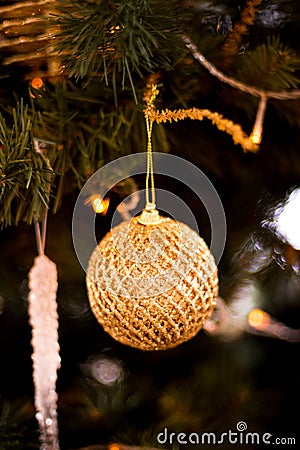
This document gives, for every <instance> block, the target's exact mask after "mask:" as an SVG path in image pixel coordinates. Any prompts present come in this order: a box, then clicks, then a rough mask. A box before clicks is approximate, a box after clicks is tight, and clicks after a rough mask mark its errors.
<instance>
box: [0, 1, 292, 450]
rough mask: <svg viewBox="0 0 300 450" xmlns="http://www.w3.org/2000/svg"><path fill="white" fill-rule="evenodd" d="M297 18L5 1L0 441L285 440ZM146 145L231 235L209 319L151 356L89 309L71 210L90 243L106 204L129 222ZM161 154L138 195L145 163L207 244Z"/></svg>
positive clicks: (283, 8) (30, 444)
mask: <svg viewBox="0 0 300 450" xmlns="http://www.w3.org/2000/svg"><path fill="white" fill-rule="evenodd" d="M299 23H300V6H299V2H296V1H293V0H278V1H276V2H273V1H268V0H245V1H242V0H241V1H230V0H228V1H214V0H212V1H203V0H171V1H165V0H129V1H128V0H127V1H125V0H119V1H115V0H107V1H102V0H73V1H67V0H31V1H26V0H23V1H20V2H15V1H11V0H6V1H5V0H4V1H2V2H1V6H0V57H1V90H0V96H1V103H0V223H1V232H0V242H1V257H0V268H1V278H0V322H1V331H0V333H1V334H0V339H1V353H0V354H1V361H2V370H1V376H0V405H1V408H0V417H1V419H0V448H4V449H9V448H13V449H26V448H28V449H29V448H40V445H41V448H47V449H48V448H59V446H60V448H62V449H75V448H91V449H92V448H95V449H96V448H108V447H109V448H110V449H111V450H117V449H118V448H129V447H130V446H135V447H139V448H140V447H148V448H177V446H178V445H179V444H184V445H183V446H185V447H187V448H189V447H194V445H195V444H197V443H198V444H201V446H202V447H203V448H210V447H211V446H212V445H213V444H215V443H217V442H218V440H220V439H221V436H222V433H227V435H226V436H225V437H223V438H222V441H220V442H219V443H220V445H221V444H222V445H224V447H225V448H227V447H229V446H231V445H232V444H233V443H237V444H236V445H237V448H243V446H244V445H245V446H246V447H248V448H256V445H257V444H261V446H262V445H263V444H268V443H274V442H275V439H277V438H278V439H281V441H276V443H279V442H280V443H281V444H282V445H284V444H287V443H289V444H295V443H296V440H297V436H296V430H297V422H296V416H295V415H294V413H293V411H294V410H296V409H297V395H298V394H299V381H298V379H299V369H298V367H297V366H298V364H297V351H298V345H299V344H298V342H299V341H300V333H299V330H298V329H299V315H298V314H299V295H300V294H299V292H300V291H299V287H300V284H299V274H300V257H299V251H300V237H299V217H300V206H299V190H298V189H297V185H298V184H299V174H300V157H299V150H298V140H299V137H298V136H299V125H300V123H299V118H298V117H299V114H298V110H299V105H300V48H299V41H298V39H297V33H298V31H299ZM151 96H152V97H151ZM147 150H148V152H147ZM149 150H150V152H151V150H153V151H154V152H159V153H161V154H162V155H166V156H167V158H169V157H170V158H171V157H172V155H173V157H174V158H175V157H180V158H183V159H184V160H185V161H188V162H190V163H192V164H193V166H194V167H196V168H197V170H199V171H200V172H201V174H202V173H203V174H205V177H207V178H208V179H209V180H210V182H211V183H212V185H213V186H214V189H215V191H216V193H217V196H218V198H220V201H221V204H222V205H223V208H224V212H225V216H226V222H227V236H226V246H225V249H224V251H223V252H222V254H220V255H219V256H220V257H219V258H217V259H219V260H218V261H217V263H218V272H219V275H218V277H219V295H218V298H217V300H216V307H215V312H214V313H213V314H212V315H211V316H210V317H209V318H208V319H207V318H206V319H207V321H206V322H205V323H203V324H202V323H201V326H202V325H203V330H202V331H200V332H199V333H197V334H196V335H193V337H192V339H190V340H188V341H187V342H185V343H181V345H179V346H177V347H176V348H172V349H168V350H165V351H150V352H144V351H142V350H140V349H136V348H132V347H127V346H125V345H123V344H122V343H121V342H122V341H121V342H118V340H115V339H113V338H112V337H111V336H110V335H109V334H108V333H107V332H106V331H105V330H104V328H102V326H101V325H100V324H99V323H98V322H97V320H96V318H95V316H94V315H93V312H92V309H91V307H90V304H89V299H88V294H87V291H86V284H85V276H86V274H85V270H84V269H83V268H82V264H80V263H81V261H78V251H77V250H78V249H75V248H74V236H73V241H72V219H73V222H74V208H75V209H76V205H77V204H78V202H77V203H76V201H77V199H78V198H79V197H78V196H80V195H81V194H80V193H81V192H84V193H85V196H86V199H85V205H84V208H86V209H85V211H90V212H86V214H92V217H93V220H94V226H95V233H96V235H97V240H101V239H102V238H103V237H104V236H105V235H106V233H107V232H108V231H109V230H110V228H111V227H112V224H113V223H114V220H115V219H114V218H115V217H116V215H117V217H118V218H119V219H120V220H129V219H130V218H131V216H132V215H134V214H135V210H136V207H137V203H138V202H139V201H140V200H141V192H142V190H143V189H144V188H145V177H144V174H142V173H141V172H138V171H136V172H135V169H134V168H133V167H131V166H130V165H129V163H128V161H137V160H138V159H139V157H140V156H139V155H140V154H141V153H143V154H145V167H146V154H147V153H149ZM124 156H128V157H130V158H132V159H124V160H122V161H125V163H124V164H121V163H120V164H118V165H117V166H110V165H109V164H110V163H114V162H115V161H119V159H120V158H122V157H124ZM162 161H164V159H163V157H162V159H161V160H159V159H156V158H155V159H154V163H155V164H156V163H157V164H158V165H159V163H160V162H162ZM166 161H170V159H166ZM174 161H175V163H174V164H175V166H176V167H177V169H178V170H179V172H180V170H182V172H184V170H185V169H184V167H185V166H184V162H182V164H183V165H182V166H181V167H179V166H180V164H181V163H180V162H179V159H174ZM130 164H131V163H130ZM155 164H154V169H153V167H152V166H151V159H148V172H147V177H148V178H147V179H146V187H147V189H148V188H149V190H150V191H151V186H152V187H153V189H154V185H151V175H153V170H154V174H155V182H156V187H157V188H158V190H164V191H167V192H171V193H173V194H175V195H176V196H177V197H179V198H180V199H181V200H182V201H183V202H184V204H185V205H187V208H189V210H191V211H192V214H193V216H194V217H195V220H196V223H197V226H198V228H199V230H200V231H199V233H200V235H201V236H202V237H203V238H204V240H205V241H206V242H208V243H209V242H210V241H212V240H213V230H212V229H211V228H212V223H211V217H208V214H209V213H208V214H207V211H206V210H205V205H204V204H203V203H202V202H201V201H200V200H199V196H197V192H195V189H194V190H193V189H192V187H191V184H190V182H189V181H188V182H187V183H185V184H184V183H183V182H182V180H181V179H180V178H177V180H176V179H174V178H172V177H171V176H167V175H166V173H165V174H164V173H163V172H159V171H158V173H157V174H156V173H155V170H156V168H157V167H156V165H155ZM107 167H108V168H110V167H111V168H113V167H117V171H116V170H115V171H114V170H113V169H108V170H106V168H107ZM177 169H176V170H177ZM99 170H100V172H98V171H99ZM174 170H175V169H174ZM145 171H146V170H145ZM167 172H168V171H167ZM97 173H101V177H100V178H98V179H97V178H93V177H92V176H93V174H97ZM168 174H170V172H168ZM99 179H100V184H99V183H98V181H99ZM91 180H96V181H97V183H96V182H93V181H91ZM116 180H117V181H116ZM200 181H201V180H200V179H199V183H198V184H199V186H200V185H201V183H200ZM191 183H192V181H191ZM196 185H197V182H196ZM201 189H203V187H201V186H200V187H199V190H200V191H201ZM196 190H197V189H196ZM103 193H105V195H104V194H103ZM146 195H147V192H146ZM159 195H160V194H159ZM159 195H158V197H159ZM200 197H201V195H200ZM152 200H153V191H152ZM148 203H149V204H151V202H150V201H149V202H148ZM158 207H159V204H158ZM213 208H214V207H213ZM116 211H117V212H116ZM213 214H216V212H214V213H213ZM209 215H210V214H209ZM175 219H178V220H180V221H183V222H184V221H187V216H185V213H184V214H183V217H180V218H179V217H175ZM184 219H186V220H184ZM221 222H222V220H221V217H220V216H219V223H221ZM46 225H47V230H46ZM218 226H219V225H218ZM46 235H47V237H46ZM73 235H74V223H73ZM220 246H222V245H221V244H220ZM75 247H76V245H75ZM75 250H76V251H75ZM37 252H38V254H39V256H38V258H39V259H36V260H35V265H34V266H33V260H34V258H35V257H36V253H37ZM44 253H46V254H47V255H48V256H49V258H51V260H52V261H54V262H55V264H54V265H51V261H49V260H48V258H47V257H46V256H45V254H44ZM213 253H214V252H213ZM214 256H215V257H216V255H214ZM79 259H80V258H79ZM55 265H56V267H57V274H56V268H55ZM32 266H33V268H32V269H31V267H32ZM35 270H36V271H35ZM44 277H45V278H44ZM51 277H52V278H51ZM50 278H51V282H50V281H49V279H50ZM57 280H58V283H57ZM45 286H46V287H45ZM56 289H57V294H56ZM35 296H36V297H39V298H42V299H43V301H42V302H41V304H44V305H46V303H47V302H46V299H47V300H49V298H50V297H51V296H52V300H53V299H54V302H52V303H51V304H52V306H51V308H54V309H52V310H51V311H52V312H51V318H52V322H51V320H48V325H47V326H49V330H52V331H51V333H52V332H53V336H52V338H53V340H51V339H52V338H51V339H50V334H51V333H50V332H49V333H48V331H45V330H46V329H45V330H44V332H43V326H44V325H43V324H44V323H45V322H42V323H41V324H40V323H39V322H36V319H37V316H34V314H35V313H34V311H33V304H32V302H33V299H34V298H35ZM56 299H57V304H56ZM29 305H30V306H29ZM37 305H39V303H37ZM53 305H54V306H53ZM56 305H57V309H58V317H59V329H58V340H59V346H60V357H59V356H58V347H57V325H58V323H57V313H56ZM45 307H47V308H48V306H45ZM49 308H50V306H49ZM48 311H49V310H48ZM28 314H29V321H30V323H29V321H28ZM40 314H42V312H40ZM122 314H123V316H122V317H124V314H125V313H124V312H123V313H122ZM125 315H126V314H125ZM169 315H170V316H171V312H170V314H169ZM49 317H50V314H49ZM111 320H112V319H111ZM187 321H188V320H187V319H186V322H187ZM46 322H47V321H46ZM49 322H51V323H52V325H51V324H49ZM113 324H114V325H115V323H113ZM51 326H52V328H51ZM36 327H37V328H36ZM38 327H41V329H40V331H37V330H38V329H39V328H38ZM32 329H33V330H35V333H33V335H31V333H32ZM39 333H40V334H41V336H43V339H44V341H40V342H39V343H38V344H36V343H35V341H34V335H36V334H39ZM31 340H32V346H33V347H35V349H34V350H35V353H33V367H32V360H31V354H32V351H33V349H32V347H31ZM41 342H42V343H41ZM46 344H47V345H48V344H49V351H48V347H47V350H46V347H45V346H46ZM39 346H40V347H39ZM38 347H39V349H40V350H39V351H40V353H39V354H40V356H38ZM52 350H53V355H52V357H53V359H52V360H51V358H50V354H51V352H52ZM43 358H44V359H43ZM49 358H50V359H49ZM41 360H42V364H44V366H43V370H44V372H43V373H44V374H45V373H46V377H47V376H48V375H49V373H50V371H49V370H50V369H49V370H48V372H49V373H48V375H47V367H48V363H49V361H52V362H53V364H54V366H53V367H54V369H53V370H54V372H53V373H52V372H51V376H50V375H49V380H50V378H51V380H50V381H49V382H51V383H54V384H52V385H51V386H52V387H51V388H49V386H48V388H49V392H50V394H51V396H52V397H51V398H52V400H51V402H50V404H51V405H52V406H53V405H55V407H56V403H57V413H58V415H56V409H55V411H52V412H49V411H48V413H46V412H45V414H46V415H45V416H44V415H43V414H44V413H43V408H46V406H45V404H46V403H47V402H46V403H45V402H44V403H43V402H42V406H37V400H36V398H37V397H39V394H38V392H44V391H43V389H44V388H43V387H42V385H39V383H40V382H41V377H39V375H38V373H39V371H41V370H42V368H41V366H39V364H40V363H41ZM43 361H44V362H43ZM59 366H61V367H60V370H59V371H58V372H57V374H58V378H57V381H56V370H57V369H58V368H59ZM48 368H49V367H48ZM33 369H34V371H33V372H32V370H33ZM32 373H33V376H32ZM53 374H54V375H53ZM42 378H43V377H42ZM55 383H56V391H55ZM46 389H47V387H46ZM43 395H44V394H40V396H41V397H43ZM34 398H35V401H34ZM47 398H48V397H47ZM49 408H50V407H49ZM46 409H47V408H46ZM46 409H45V411H46ZM50 409H51V408H50ZM52 409H53V408H52ZM39 414H40V415H39ZM47 414H48V415H47ZM57 420H58V423H57V422H56V421H57ZM47 421H48V422H47ZM53 424H54V425H55V424H57V425H58V430H59V433H58V436H57V429H56V428H55V426H56V425H55V426H54V425H53ZM43 427H44V428H45V429H44V428H43ZM47 427H49V430H50V431H49V430H48V431H47ZM43 429H44V431H45V430H46V431H45V433H46V434H45V435H43ZM229 430H232V433H236V435H237V436H233V435H230V433H229ZM247 431H248V432H249V433H250V434H251V433H256V435H255V436H254V435H249V436H248V438H249V442H247V441H246V433H247ZM47 433H48V434H47ZM171 433H173V437H172V438H170V434H171ZM180 433H184V435H185V436H184V437H183V436H181V437H180V436H179V435H180ZM203 433H208V434H209V433H210V435H208V434H207V435H205V436H204V437H203ZM268 433H269V434H270V436H271V437H267V436H265V435H266V434H268ZM53 436H54V437H53ZM159 436H160V437H159ZM263 436H265V439H267V440H268V439H269V440H270V442H267V441H266V442H265V441H263V440H262V439H263ZM58 437H59V439H58ZM189 438H191V439H189ZM201 438H203V440H202V441H201ZM235 438H236V439H239V440H238V441H235V442H234V439H235ZM197 439H199V441H197ZM214 439H216V442H214ZM230 439H231V440H230ZM288 439H290V441H288ZM195 440H196V441H195ZM58 441H59V443H58ZM182 441H186V442H182ZM246 444H247V445H246ZM43 445H44V447H43ZM88 446H90V447H88Z"/></svg>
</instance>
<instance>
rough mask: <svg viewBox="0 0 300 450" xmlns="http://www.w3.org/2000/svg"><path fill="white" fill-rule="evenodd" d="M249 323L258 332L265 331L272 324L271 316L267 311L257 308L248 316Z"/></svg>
mask: <svg viewBox="0 0 300 450" xmlns="http://www.w3.org/2000/svg"><path fill="white" fill-rule="evenodd" d="M248 323H249V325H250V326H251V327H253V328H256V329H257V330H264V329H265V328H266V327H267V326H268V325H269V323H270V316H269V314H268V313H266V312H265V311H262V310H261V309H259V308H255V309H252V311H250V312H249V314H248Z"/></svg>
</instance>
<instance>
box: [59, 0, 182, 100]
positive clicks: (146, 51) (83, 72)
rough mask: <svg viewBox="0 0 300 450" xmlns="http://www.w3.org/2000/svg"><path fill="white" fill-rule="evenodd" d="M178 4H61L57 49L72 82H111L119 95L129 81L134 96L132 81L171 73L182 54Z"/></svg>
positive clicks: (140, 0) (137, 0)
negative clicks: (94, 79) (96, 78)
mask: <svg viewBox="0 0 300 450" xmlns="http://www.w3.org/2000/svg"><path fill="white" fill-rule="evenodd" d="M74 3H75V4H76V6H75V5H74ZM178 3H179V2H170V1H166V0H160V1H158V0H129V1H128V0H126V1H125V0H120V1H107V0H106V1H98V2H89V1H80V2H78V1H76V2H72V4H70V5H67V6H65V3H64V2H62V7H61V14H60V15H59V17H56V22H57V23H58V24H59V26H60V28H61V32H60V33H59V34H58V36H57V38H58V39H57V44H56V46H55V48H56V50H58V51H59V52H61V54H62V55H63V63H64V65H65V66H66V68H67V71H68V72H69V74H70V76H74V77H75V79H77V80H79V79H86V80H87V81H90V80H91V78H92V77H94V76H100V77H102V78H103V79H105V81H106V83H110V82H112V81H113V80H112V78H113V77H115V78H117V79H115V82H116V83H117V85H118V87H119V89H124V87H125V81H126V80H128V82H129V85H131V88H132V90H133V92H134V91H135V81H134V79H135V76H138V77H143V76H145V75H147V74H149V73H152V72H153V71H155V70H156V69H158V68H159V69H161V70H163V69H167V70H170V69H171V68H172V67H173V64H174V58H175V59H176V55H177V56H178V55H179V54H180V53H182V52H184V45H183V43H182V42H181V39H180V31H181V27H182V24H183V22H184V17H183V12H182V11H181V10H179V6H178ZM118 74H119V75H120V76H118V77H116V75H118ZM135 100H136V99H135Z"/></svg>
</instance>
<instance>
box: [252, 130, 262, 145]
mask: <svg viewBox="0 0 300 450" xmlns="http://www.w3.org/2000/svg"><path fill="white" fill-rule="evenodd" d="M261 138H262V136H261V132H259V131H255V132H253V133H252V134H251V141H252V142H253V144H260V143H261Z"/></svg>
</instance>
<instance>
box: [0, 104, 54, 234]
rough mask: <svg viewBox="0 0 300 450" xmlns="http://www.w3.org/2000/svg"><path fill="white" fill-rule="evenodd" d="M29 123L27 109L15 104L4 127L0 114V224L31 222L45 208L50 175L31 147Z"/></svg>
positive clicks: (49, 169) (47, 201) (31, 139)
mask: <svg viewBox="0 0 300 450" xmlns="http://www.w3.org/2000/svg"><path fill="white" fill-rule="evenodd" d="M33 139H34V136H33V122H32V120H31V119H30V117H29V114H28V107H24V105H23V103H22V102H21V103H19V104H18V105H17V108H16V109H14V110H13V122H12V124H11V125H8V124H7V122H6V120H5V119H4V117H3V115H2V114H0V143H1V150H0V163H1V165H0V167H1V169H0V203H1V205H2V206H1V209H0V223H1V225H2V226H6V225H10V224H11V223H12V222H15V223H18V222H19V221H20V220H23V221H25V222H27V223H29V224H30V223H32V221H33V218H34V216H37V217H40V216H41V213H42V209H43V208H45V207H46V208H48V206H49V198H50V195H49V176H51V175H52V174H53V171H52V169H51V167H49V163H48V161H47V160H46V158H45V156H44V155H43V154H41V153H37V152H36V150H35V147H34V141H33Z"/></svg>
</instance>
